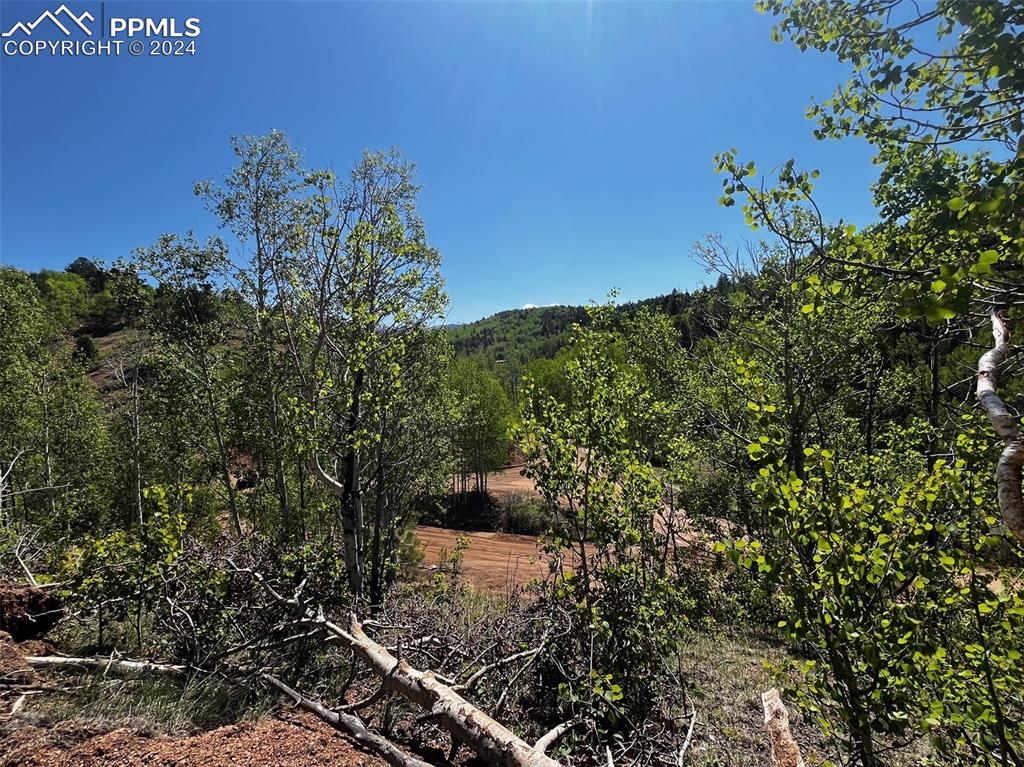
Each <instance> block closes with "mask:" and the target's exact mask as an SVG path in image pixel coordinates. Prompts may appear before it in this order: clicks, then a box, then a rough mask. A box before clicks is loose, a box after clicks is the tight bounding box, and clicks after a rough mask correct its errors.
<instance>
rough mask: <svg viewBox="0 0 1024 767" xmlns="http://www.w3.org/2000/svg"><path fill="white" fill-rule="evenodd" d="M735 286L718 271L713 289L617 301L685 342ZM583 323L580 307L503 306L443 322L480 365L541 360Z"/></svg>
mask: <svg viewBox="0 0 1024 767" xmlns="http://www.w3.org/2000/svg"><path fill="white" fill-rule="evenodd" d="M734 288H735V286H734V285H733V284H732V283H731V282H730V280H729V278H728V277H726V276H725V275H720V276H719V279H718V281H717V284H716V285H715V287H713V288H700V289H697V290H694V291H693V292H686V291H678V290H673V291H672V292H671V293H668V294H666V295H663V296H655V297H654V298H647V299H644V300H641V301H634V302H628V303H622V304H619V305H618V306H617V311H618V312H619V313H620V314H621V315H622V316H623V317H629V316H632V315H634V314H635V313H636V312H637V311H639V310H641V309H652V310H655V311H658V312H661V313H664V314H665V315H667V316H668V317H670V318H671V319H672V323H673V325H674V326H675V327H676V328H677V329H678V330H679V331H680V333H681V334H682V337H683V340H684V342H686V343H689V344H692V343H693V342H694V341H696V340H698V339H700V338H702V337H704V336H706V335H708V334H709V333H710V332H711V331H712V330H713V325H712V323H714V322H715V321H716V318H717V317H718V315H719V314H720V312H719V311H718V309H719V307H720V305H721V304H722V303H723V302H724V301H725V300H726V297H727V295H728V294H729V292H730V291H731V290H733V289H734ZM588 321H589V315H588V313H587V307H585V306H537V307H534V308H531V309H509V310H507V311H504V312H498V313H497V314H493V315H491V316H490V317H485V318H483V319H481V320H476V321H475V322H466V323H462V324H460V325H449V326H445V328H444V330H445V334H446V335H447V337H448V339H449V340H450V341H451V344H452V347H453V348H454V349H455V353H456V354H457V355H459V356H463V357H472V358H473V359H475V360H477V361H479V362H481V363H484V364H486V365H493V364H494V363H495V362H498V361H499V360H501V361H502V362H503V363H509V364H510V365H512V366H515V367H521V366H522V365H524V364H526V363H528V362H531V361H532V360H536V359H542V358H548V359H550V358H553V357H554V356H555V355H556V354H558V352H559V351H561V350H562V349H563V348H564V347H565V346H566V344H567V343H568V342H569V336H570V333H571V331H572V327H573V325H577V324H586V323H587V322H588Z"/></svg>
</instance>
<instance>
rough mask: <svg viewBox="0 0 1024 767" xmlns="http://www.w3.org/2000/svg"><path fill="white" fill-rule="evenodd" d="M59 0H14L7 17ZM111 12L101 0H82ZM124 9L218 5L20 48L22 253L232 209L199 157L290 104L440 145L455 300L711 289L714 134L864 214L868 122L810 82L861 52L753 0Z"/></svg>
mask: <svg viewBox="0 0 1024 767" xmlns="http://www.w3.org/2000/svg"><path fill="white" fill-rule="evenodd" d="M57 4H58V3H57V2H55V3H51V4H48V5H44V4H39V3H19V2H6V1H5V2H3V3H0V23H2V26H3V28H4V29H5V30H6V29H7V28H8V27H10V25H11V24H13V23H14V22H16V21H18V20H21V19H26V20H31V19H33V18H34V17H35V16H37V15H38V14H39V13H40V12H41V11H42V10H45V9H46V8H48V7H50V8H55V7H56V5H57ZM68 5H69V7H70V8H71V9H72V10H73V11H75V12H76V13H81V12H82V11H84V10H89V11H90V12H92V13H93V14H94V15H95V16H96V18H97V19H99V17H100V13H99V3H98V2H74V1H73V0H68ZM105 13H106V15H107V16H108V17H109V16H113V15H118V16H131V15H148V16H177V17H179V18H184V17H187V16H199V17H200V18H201V19H202V35H201V36H200V37H199V38H198V53H197V55H196V56H195V57H194V58H175V59H158V58H154V59H149V58H148V57H139V58H131V57H126V56H122V57H120V58H82V57H63V58H61V57H57V58H12V57H9V56H4V57H2V58H3V60H2V63H0V109H2V112H0V177H2V185H0V186H2V188H0V194H2V197H0V261H2V262H3V263H6V264H13V265H15V266H18V267H22V268H25V269H38V268H42V267H49V268H62V267H63V266H64V265H65V264H66V263H68V262H69V261H71V260H72V259H74V258H76V257H78V256H86V257H89V258H92V259H102V260H107V261H109V260H113V259H114V258H116V257H118V256H125V255H128V254H129V253H130V252H131V250H132V249H133V248H135V247H137V246H139V245H146V244H151V243H152V242H153V241H154V240H155V239H156V237H157V236H158V235H159V234H160V233H162V232H169V231H183V230H186V229H189V228H194V229H195V230H196V231H197V233H199V234H200V235H205V234H208V233H212V232H213V231H214V230H215V226H216V222H215V221H213V220H212V218H211V217H210V216H209V215H208V214H207V213H206V212H205V211H204V210H203V208H202V205H201V204H200V203H199V201H197V200H196V199H195V198H194V197H193V196H192V192H191V190H192V184H193V181H195V180H196V179H199V178H209V177H215V176H218V175H220V174H223V173H224V172H225V171H226V170H227V169H228V168H229V167H230V163H231V159H232V157H231V154H230V151H229V149H228V144H227V139H228V137H229V136H230V135H232V134H237V133H262V132H266V131H268V130H270V129H272V128H277V129H282V130H284V131H285V132H286V133H287V134H288V135H289V136H290V137H291V139H292V141H293V142H294V143H296V144H297V145H298V146H300V147H302V148H303V149H304V151H305V153H306V157H307V161H308V163H309V164H311V165H314V166H320V165H327V164H332V165H333V166H334V167H335V168H336V169H337V170H339V171H343V170H347V168H348V167H349V166H350V165H351V164H352V163H353V162H354V161H355V159H356V158H357V157H358V155H359V153H360V152H361V151H362V150H363V149H364V148H386V147H390V146H398V147H400V148H401V149H402V150H403V151H404V152H405V153H406V155H407V156H408V157H409V158H410V159H411V160H413V161H414V162H415V163H416V164H417V166H418V174H419V180H420V182H421V184H422V186H423V192H422V195H421V210H422V214H423V217H424V219H425V221H426V225H427V231H428V234H429V236H430V239H431V241H432V242H433V244H434V245H435V246H437V247H438V248H439V249H440V250H441V252H442V255H443V257H444V264H443V271H444V274H445V276H446V278H447V280H448V287H449V293H450V295H451V299H452V309H451V313H450V319H451V320H452V321H465V320H472V319H476V318H478V317H481V316H484V315H487V314H490V313H492V312H494V311H498V310H501V309H506V308H512V307H518V306H522V305H524V304H528V303H530V304H538V305H541V304H550V303H583V302H586V301H588V300H590V299H598V300H600V299H602V298H603V297H604V296H605V295H606V294H607V292H608V290H609V289H611V288H613V287H617V288H619V289H621V292H622V298H623V299H635V298H642V297H646V296H651V295H657V294H661V293H665V292H668V291H671V290H672V288H680V289H687V288H691V287H694V286H696V285H698V284H700V283H701V282H702V281H704V280H706V279H708V277H707V276H706V275H705V274H704V272H703V270H702V269H701V268H700V267H699V266H697V265H696V264H694V263H692V262H691V261H690V259H689V255H688V254H689V249H690V245H691V244H692V243H693V242H694V241H695V240H697V239H699V238H700V237H701V236H702V235H703V234H704V233H706V232H709V231H718V232H722V233H723V234H725V235H726V237H727V238H728V239H730V240H733V241H736V242H739V241H740V239H741V238H742V237H745V236H747V232H746V230H745V227H744V224H743V218H742V214H741V213H740V212H739V211H738V209H737V208H733V209H724V208H720V207H719V206H718V203H717V199H718V196H719V194H720V179H719V178H718V177H716V176H715V174H714V172H713V169H712V156H713V155H714V154H715V153H716V152H718V151H721V150H723V149H727V148H729V147H731V146H736V147H738V148H739V149H740V151H741V154H742V155H743V156H744V157H745V158H749V159H754V160H757V162H758V165H759V167H761V168H767V167H769V166H771V165H773V164H777V163H781V162H784V161H785V160H786V159H788V158H789V157H796V158H797V160H798V163H799V164H801V165H803V166H805V167H817V168H820V169H821V171H822V179H821V180H820V183H819V191H820V200H821V202H822V203H823V207H824V209H825V211H826V212H827V214H829V215H831V216H834V217H839V216H842V217H844V218H846V219H847V220H849V221H854V222H857V223H866V222H867V221H870V220H871V218H872V215H873V214H872V209H871V205H870V199H869V195H868V190H867V186H868V184H869V183H870V182H871V181H872V180H873V179H874V177H875V172H874V169H873V167H872V166H871V164H870V153H869V151H868V149H867V147H866V146H865V145H864V144H862V143H860V142H858V141H845V142H838V143H837V142H828V143H821V142H816V141H815V140H814V139H813V137H812V135H811V124H810V123H809V122H808V121H807V119H806V118H805V116H804V114H805V108H806V106H807V104H808V103H809V101H810V98H811V97H812V96H818V97H819V98H821V97H825V96H827V95H828V94H829V93H830V92H831V90H832V88H833V86H834V85H835V84H836V83H838V82H840V81H841V80H843V79H844V78H845V76H846V74H847V73H846V72H845V70H844V69H843V68H841V67H840V66H838V65H837V64H835V63H834V62H833V61H832V60H830V59H828V58H826V57H823V56H819V55H817V54H813V53H800V52H799V51H797V50H796V49H795V48H793V47H792V46H791V45H789V44H784V45H778V44H772V43H771V42H770V41H769V30H770V28H771V20H770V18H768V17H764V16H761V15H759V14H757V13H756V12H755V11H754V10H753V8H752V4H751V3H747V2H742V3H740V2H720V3H710V2H707V3H683V2H680V3H667V2H660V3H650V4H647V3H636V2H629V3H626V2H623V3H616V4H600V3H594V4H592V5H591V4H587V3H584V2H580V3H559V4H539V3H538V4H531V3H514V2H508V3H498V2H445V3H428V2H419V3H328V2H316V3H286V2H261V3H251V2H207V3H180V2H148V3H138V2H136V3H126V2H113V1H111V0H108V2H107V3H106V6H105Z"/></svg>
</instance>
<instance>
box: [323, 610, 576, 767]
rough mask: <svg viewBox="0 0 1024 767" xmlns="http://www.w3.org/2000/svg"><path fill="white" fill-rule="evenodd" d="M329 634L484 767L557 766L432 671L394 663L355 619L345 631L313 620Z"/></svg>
mask: <svg viewBox="0 0 1024 767" xmlns="http://www.w3.org/2000/svg"><path fill="white" fill-rule="evenodd" d="M315 622H316V623H318V624H320V625H322V626H323V627H324V628H325V629H326V630H327V631H328V632H330V633H331V634H333V635H334V636H336V637H338V638H339V639H340V640H341V641H342V642H343V643H344V644H346V645H348V646H349V647H350V648H352V650H353V651H354V652H355V653H356V655H357V656H358V657H359V658H360V659H362V660H363V662H364V663H366V665H367V666H369V667H370V669H371V670H372V671H373V672H374V673H375V674H376V675H377V676H379V677H380V678H381V679H382V684H383V685H384V687H385V689H387V690H389V691H391V692H394V693H396V694H398V695H401V696H402V697H403V698H405V699H406V700H408V701H410V702H411V703H414V704H416V705H417V706H419V707H420V708H423V709H425V710H426V711H428V712H429V713H430V715H431V716H432V717H433V718H434V720H435V721H436V722H437V723H438V724H440V725H441V726H442V727H444V728H445V729H446V730H448V732H449V733H451V736H452V738H453V739H454V740H455V741H456V742H459V743H464V744H465V745H467V746H468V747H469V748H471V749H473V751H475V752H476V754H477V755H478V756H480V757H481V758H483V759H485V760H486V761H487V763H488V764H492V765H501V766H502V767H559V764H558V762H556V761H555V760H554V759H551V758H550V757H548V756H546V755H545V754H544V753H543V752H542V751H540V750H539V749H537V748H534V747H533V746H531V745H529V744H528V743H527V742H526V741H524V740H522V739H521V738H520V737H518V736H517V735H516V734H515V733H513V732H512V731H511V730H509V729H508V728H506V727H505V726H504V725H502V724H500V723H499V722H497V721H495V720H494V719H492V718H491V717H490V716H488V715H487V714H485V713H484V712H483V711H481V710H480V709H479V708H477V707H476V706H474V705H473V704H472V703H470V702H469V701H467V700H466V699H465V698H463V697H462V696H461V695H459V694H458V693H457V692H455V691H454V690H453V689H452V688H451V687H449V686H448V685H445V684H442V683H441V682H440V681H438V679H437V677H435V676H434V674H433V673H432V672H430V671H419V670H418V669H415V668H413V667H412V666H410V665H409V664H408V663H406V662H405V661H404V660H400V659H398V658H395V656H393V655H392V654H391V653H390V652H388V650H387V649H386V648H384V647H383V646H381V645H380V644H378V643H377V642H375V641H373V640H372V639H370V638H369V637H368V636H367V635H366V633H365V632H364V631H363V628H362V625H361V624H360V623H359V621H358V619H357V618H356V616H355V615H352V616H350V618H349V628H348V629H347V630H346V629H343V628H342V627H341V626H338V625H337V624H335V623H332V622H331V621H329V620H327V619H326V618H324V617H323V616H322V615H321V616H319V617H318V618H316V619H315Z"/></svg>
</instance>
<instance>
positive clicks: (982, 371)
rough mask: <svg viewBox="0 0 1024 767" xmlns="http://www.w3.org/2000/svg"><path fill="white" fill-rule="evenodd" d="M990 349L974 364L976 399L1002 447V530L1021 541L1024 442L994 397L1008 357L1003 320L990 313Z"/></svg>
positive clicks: (999, 487)
mask: <svg viewBox="0 0 1024 767" xmlns="http://www.w3.org/2000/svg"><path fill="white" fill-rule="evenodd" d="M992 339H993V345H992V348H991V349H989V350H988V351H987V352H985V353H984V354H983V355H982V356H981V359H979V360H978V384H977V397H978V401H979V402H980V403H981V407H982V409H983V410H984V411H985V415H986V416H988V420H989V421H990V422H991V424H992V427H993V428H994V429H995V432H996V434H997V435H998V436H999V438H1000V439H1002V440H1003V442H1004V443H1005V444H1006V447H1005V448H1004V449H1003V452H1002V454H1001V455H1000V456H999V461H998V463H997V464H996V486H997V493H998V497H999V510H1000V511H1001V512H1002V515H1003V520H1004V521H1005V522H1006V526H1007V527H1008V528H1009V529H1010V532H1012V533H1013V534H1014V535H1016V536H1017V538H1019V539H1020V540H1022V541H1024V497H1022V496H1021V467H1022V466H1024V441H1022V440H1021V435H1020V429H1019V428H1018V426H1017V418H1016V416H1014V414H1013V413H1011V412H1010V410H1009V408H1007V407H1006V403H1004V402H1003V400H1002V399H1001V398H1000V397H999V395H998V394H997V393H996V390H997V387H998V378H997V374H998V371H999V366H1000V365H1001V364H1002V363H1003V361H1004V360H1005V359H1006V357H1007V356H1008V355H1009V353H1010V348H1011V347H1010V329H1009V328H1008V327H1007V325H1006V318H1005V317H1004V316H1003V315H1002V314H1000V313H999V312H992Z"/></svg>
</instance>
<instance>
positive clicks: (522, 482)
mask: <svg viewBox="0 0 1024 767" xmlns="http://www.w3.org/2000/svg"><path fill="white" fill-rule="evenodd" d="M487 491H488V492H489V493H491V494H493V495H496V496H498V497H499V498H500V497H502V496H506V495H511V494H512V493H528V494H530V495H537V494H538V493H537V486H536V485H535V484H534V482H533V480H532V479H527V478H526V477H524V476H523V466H522V465H521V464H520V465H518V466H508V467H506V468H504V469H502V470H501V471H492V472H491V473H490V474H488V475H487Z"/></svg>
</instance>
